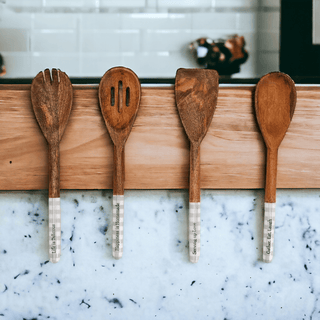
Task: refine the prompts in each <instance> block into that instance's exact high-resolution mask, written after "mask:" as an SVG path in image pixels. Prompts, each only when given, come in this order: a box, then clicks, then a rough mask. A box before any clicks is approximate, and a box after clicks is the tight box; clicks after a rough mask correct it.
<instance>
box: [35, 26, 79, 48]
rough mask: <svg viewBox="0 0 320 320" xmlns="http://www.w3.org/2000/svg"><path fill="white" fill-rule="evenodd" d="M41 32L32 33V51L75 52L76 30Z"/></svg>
mask: <svg viewBox="0 0 320 320" xmlns="http://www.w3.org/2000/svg"><path fill="white" fill-rule="evenodd" d="M50 31H51V30H49V32H46V31H45V32H41V31H36V32H34V34H33V44H32V45H33V48H32V49H33V51H34V52H76V51H78V47H77V35H76V32H74V31H72V30H71V31H70V32H65V30H63V31H62V32H56V31H55V30H53V31H52V32H50Z"/></svg>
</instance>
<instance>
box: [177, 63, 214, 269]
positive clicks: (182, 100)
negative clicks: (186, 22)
mask: <svg viewBox="0 0 320 320" xmlns="http://www.w3.org/2000/svg"><path fill="white" fill-rule="evenodd" d="M218 87H219V75H218V72H217V71H215V70H205V69H183V68H181V69H178V70H177V73H176V80H175V96H176V103H177V108H178V111H179V115H180V119H181V122H182V125H183V127H184V129H185V131H186V134H187V136H188V138H189V140H190V179H189V260H190V261H191V262H193V263H196V262H197V261H198V260H199V257H200V144H201V142H202V140H203V138H204V137H205V135H206V133H207V131H208V129H209V126H210V124H211V121H212V117H213V114H214V111H215V108H216V105H217V98H218Z"/></svg>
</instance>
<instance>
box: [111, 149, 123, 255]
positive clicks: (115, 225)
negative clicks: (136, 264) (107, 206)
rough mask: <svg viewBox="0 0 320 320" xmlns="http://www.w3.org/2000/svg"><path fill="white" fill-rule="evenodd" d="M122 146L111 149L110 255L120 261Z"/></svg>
mask: <svg viewBox="0 0 320 320" xmlns="http://www.w3.org/2000/svg"><path fill="white" fill-rule="evenodd" d="M124 159H125V158H124V146H120V147H119V146H116V145H114V147H113V160H114V161H113V163H114V172H113V210H112V255H113V257H114V258H115V259H120V258H121V257H122V253H123V218H124V179H125V168H124Z"/></svg>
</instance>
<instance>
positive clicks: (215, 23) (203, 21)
mask: <svg viewBox="0 0 320 320" xmlns="http://www.w3.org/2000/svg"><path fill="white" fill-rule="evenodd" d="M236 26H237V13H225V12H219V13H217V12H212V13H194V14H192V28H193V29H207V28H210V29H215V30H223V29H224V30H226V31H227V30H236Z"/></svg>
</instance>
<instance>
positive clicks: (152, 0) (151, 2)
mask: <svg viewBox="0 0 320 320" xmlns="http://www.w3.org/2000/svg"><path fill="white" fill-rule="evenodd" d="M157 5H158V1H157V0H146V7H147V8H156V7H157Z"/></svg>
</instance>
